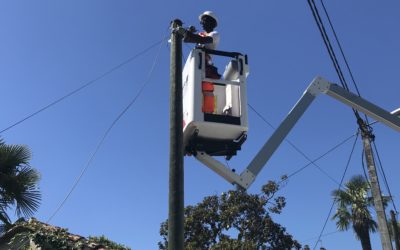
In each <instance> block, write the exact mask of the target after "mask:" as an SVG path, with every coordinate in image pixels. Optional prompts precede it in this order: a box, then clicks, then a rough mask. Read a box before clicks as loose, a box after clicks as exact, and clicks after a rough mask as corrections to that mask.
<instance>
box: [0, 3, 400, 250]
mask: <svg viewBox="0 0 400 250" xmlns="http://www.w3.org/2000/svg"><path fill="white" fill-rule="evenodd" d="M317 2H318V3H319V1H317ZM326 6H327V8H328V10H329V12H330V15H331V18H332V20H333V23H334V25H335V28H336V31H337V33H338V35H339V37H340V39H341V42H342V45H343V48H344V50H345V53H346V55H347V57H348V61H349V63H350V65H351V67H352V70H353V73H354V75H355V78H356V81H357V82H358V86H359V88H360V91H361V94H362V95H363V97H365V98H367V99H369V100H370V101H372V102H375V103H376V104H378V105H380V106H382V107H383V108H385V109H387V110H393V109H395V108H397V107H399V106H400V100H399V98H398V93H399V92H400V85H399V76H398V72H399V70H398V69H399V58H400V33H399V25H400V15H399V13H400V3H399V2H398V1H395V0H388V1H371V0H368V1H361V0H357V1H345V0H340V1H326ZM205 10H213V11H214V12H215V13H216V14H217V15H218V17H219V19H220V25H219V27H218V31H219V32H220V34H221V42H220V47H219V48H220V49H221V50H227V51H239V52H243V53H247V54H248V55H249V62H250V71H251V72H250V76H249V79H248V100H249V103H250V104H251V105H252V106H253V107H255V108H256V109H257V111H258V112H260V113H261V114H262V115H263V116H264V117H265V118H266V119H267V120H268V121H269V122H270V123H272V124H274V125H275V126H277V125H278V124H279V123H280V121H281V120H282V119H283V118H284V117H285V115H286V114H287V112H288V111H289V110H290V108H291V107H292V106H293V105H294V103H295V102H296V101H297V99H298V98H299V97H300V95H301V94H302V92H303V91H304V89H305V88H306V87H307V85H308V84H309V82H310V81H311V80H312V79H313V78H314V77H315V76H316V75H321V76H323V77H325V78H326V79H328V80H330V81H332V82H337V83H338V78H337V76H336V73H335V71H334V70H333V67H332V64H331V62H330V60H329V58H328V54H327V52H326V50H325V47H324V45H323V42H322V40H321V37H320V34H319V31H318V29H317V27H316V25H315V23H314V20H313V17H312V15H311V12H310V10H309V7H308V4H307V1H306V0H303V1H247V2H246V3H244V2H240V1H230V2H229V3H228V2H222V1H218V2H217V1H152V0H149V1H140V2H139V1H102V0H98V1H93V0H91V1H76V0H75V1H50V0H49V1H1V2H0V37H1V40H0V45H1V46H0V55H1V56H0V82H1V91H0V93H1V98H0V106H1V107H3V109H2V112H1V117H2V118H1V119H0V129H3V128H5V127H7V126H9V125H11V124H12V123H14V122H16V121H18V120H19V119H21V118H23V117H25V116H26V115H28V114H30V113H32V112H34V111H36V110H37V109H39V108H41V107H43V106H44V105H47V104H48V103H50V102H52V101H54V100H56V99H57V98H59V97H61V96H62V95H64V94H66V93H68V92H69V91H71V90H73V89H75V88H77V87H79V86H81V85H82V84H84V83H85V82H87V81H89V80H92V79H94V78H96V77H97V76H99V75H101V74H102V73H103V72H105V71H107V70H109V69H110V68H112V67H114V66H115V65H117V64H119V63H121V62H122V61H124V60H125V59H127V58H129V57H131V56H132V55H134V54H136V53H137V52H140V51H141V50H143V49H145V48H146V47H148V46H149V45H150V44H153V43H155V42H157V41H159V40H161V39H162V38H163V37H164V36H165V35H166V33H167V28H168V25H169V22H170V21H171V20H172V19H174V18H180V19H182V20H183V21H184V22H185V24H186V25H196V26H197V27H199V24H198V20H197V17H198V15H199V14H200V13H201V12H203V11H205ZM321 14H322V13H321ZM190 47H191V46H184V52H185V56H186V55H187V53H188V51H189V49H190ZM156 54H157V48H154V49H152V50H151V51H150V52H149V53H147V54H146V55H145V56H142V57H140V58H139V59H138V60H135V61H134V62H132V63H130V64H127V65H126V66H124V67H122V68H121V69H119V70H117V71H115V72H114V73H113V74H110V75H108V76H107V77H105V78H104V79H102V80H100V81H98V82H96V83H95V84H93V85H92V86H90V87H88V88H86V89H84V90H83V91H81V92H79V93H78V94H76V95H73V96H72V97H70V98H68V99H66V100H64V101H63V102H61V103H59V104H57V105H56V106H53V107H52V108H50V109H48V110H46V111H45V112H43V113H40V114H39V115H37V116H35V117H33V118H32V119H29V120H27V121H25V122H23V123H22V124H20V125H18V126H16V127H14V128H12V129H10V130H8V131H6V132H5V133H3V134H2V137H4V139H5V140H6V141H7V142H8V143H12V144H26V145H28V146H29V147H30V148H31V150H32V152H33V159H32V162H31V163H32V165H33V166H34V167H35V168H37V169H38V170H39V171H40V173H41V175H42V180H41V182H40V187H41V191H42V193H43V201H42V205H41V207H40V209H39V211H38V212H37V214H36V217H37V218H38V219H39V220H42V221H46V220H47V219H48V218H49V216H50V215H51V214H52V213H53V212H54V210H55V209H56V208H57V206H58V205H59V203H60V202H61V201H62V199H63V198H64V197H65V195H66V193H67V192H68V190H69V189H70V188H71V185H72V183H73V181H74V180H75V179H76V177H77V176H78V175H79V173H80V171H81V169H82V167H83V166H84V165H85V163H86V162H87V160H88V158H89V156H90V154H91V152H93V150H94V148H95V146H96V144H97V143H98V141H99V140H100V137H101V136H102V135H103V133H104V131H105V130H106V129H107V127H108V126H109V125H110V123H111V122H112V120H113V119H114V118H115V117H116V116H117V114H118V113H119V112H120V111H121V110H122V109H123V108H124V107H125V106H126V105H127V104H128V103H129V101H130V100H131V99H132V98H133V96H135V95H136V93H137V91H138V90H139V88H140V86H141V84H142V83H143V81H144V80H145V79H146V77H147V74H148V72H149V70H150V67H151V64H152V62H153V61H154V58H155V56H156ZM342 65H343V64H342ZM220 67H221V68H222V67H223V66H222V65H221V66H220ZM347 79H349V77H347ZM351 88H352V90H353V91H354V88H353V87H352V86H351ZM168 105H169V47H168V46H167V45H166V44H164V45H163V46H162V47H161V52H160V58H159V60H158V64H157V66H156V68H155V71H154V74H153V77H152V79H151V81H150V82H149V85H148V86H147V87H146V89H145V90H144V92H143V93H142V95H141V96H140V98H139V99H138V100H137V102H136V103H135V104H134V105H133V107H132V108H131V109H130V110H129V111H128V112H127V113H126V114H125V116H124V117H123V118H122V119H121V120H120V121H119V123H118V124H117V125H116V126H115V127H114V129H113V130H112V131H111V133H110V134H109V136H108V137H107V139H106V141H105V143H104V145H103V147H102V148H101V149H100V151H99V152H98V154H97V156H96V158H95V159H94V161H93V163H92V165H91V166H90V167H89V169H88V171H87V173H86V174H85V175H84V177H83V178H82V180H81V182H80V183H79V186H78V187H77V188H76V190H75V192H74V193H73V194H72V195H71V197H70V199H69V200H68V201H67V203H66V204H65V206H64V207H63V208H62V210H61V211H60V212H59V213H58V214H57V216H56V217H55V218H54V219H53V220H52V221H51V223H52V224H54V225H58V226H62V227H67V228H69V229H70V231H71V232H73V233H77V234H81V235H84V236H88V235H100V234H105V235H106V236H108V237H109V238H110V239H112V240H115V241H117V242H120V243H124V244H126V245H129V246H131V247H132V248H133V249H157V242H158V241H159V240H160V239H161V238H160V237H159V233H158V231H159V225H160V223H161V222H162V221H164V220H165V219H166V218H167V214H168V152H169V148H168V145H169V144H168V139H169V137H168V130H169V128H168V126H169V118H168V117H169V114H168V112H169V108H168ZM249 124H250V131H249V135H248V140H247V142H246V143H245V145H244V146H243V149H242V151H241V152H239V154H238V156H237V157H235V158H234V159H233V160H232V161H231V163H230V165H231V166H232V167H234V168H236V169H237V170H238V171H241V170H243V169H244V168H245V167H246V166H247V164H248V163H249V162H250V160H251V159H252V157H253V156H254V155H255V154H256V152H257V151H258V149H259V148H260V147H261V145H262V144H263V143H264V142H265V140H266V139H267V138H268V137H269V136H270V135H271V134H272V132H273V131H272V129H270V128H269V127H268V126H267V125H266V124H265V123H264V122H263V121H262V120H261V119H260V118H259V117H258V116H257V115H256V114H255V113H253V112H252V111H249ZM374 128H375V134H376V142H377V145H378V148H379V152H380V156H381V158H382V161H383V165H384V167H385V170H386V174H387V177H388V182H389V184H390V187H391V191H392V193H393V195H394V196H395V197H394V198H395V202H396V205H397V207H400V203H399V199H400V197H399V192H400V185H399V182H398V176H399V173H400V170H399V163H398V152H399V148H400V135H399V133H397V132H394V131H393V130H391V129H389V128H387V127H385V126H383V125H376V126H374ZM356 129H357V126H356V123H355V119H354V117H353V114H352V112H351V110H350V109H349V108H348V107H345V106H343V105H342V104H339V103H338V102H336V101H334V100H332V99H330V98H329V97H326V96H322V97H319V99H317V100H316V101H315V103H314V104H313V105H312V106H311V108H310V109H309V110H308V111H307V112H306V114H305V115H304V117H303V118H302V119H301V121H300V122H299V124H298V125H297V126H296V127H295V128H294V130H293V131H292V132H291V134H290V136H289V140H290V141H292V142H293V143H294V144H295V145H296V146H297V147H299V148H300V149H301V150H302V151H303V152H304V153H306V154H307V155H308V156H309V157H310V158H312V159H314V158H316V157H318V156H320V155H322V154H323V153H325V152H326V151H327V150H329V149H330V148H332V147H333V146H334V145H336V144H337V143H340V142H341V141H342V140H343V139H345V138H347V137H348V136H350V135H352V134H353V133H355V131H356ZM351 146H352V140H351V141H349V142H348V143H346V144H345V145H343V146H341V147H340V148H339V149H337V150H336V151H334V152H333V153H331V154H329V155H328V156H327V157H325V158H323V159H321V160H320V161H318V162H317V163H318V165H319V166H320V167H321V168H323V169H324V170H325V171H326V172H327V173H328V174H329V175H330V176H332V177H333V178H335V179H336V180H337V181H339V180H340V178H341V176H342V173H343V170H344V167H345V164H346V162H347V159H348V156H349V154H350V150H351ZM361 150H362V148H361V142H358V143H357V147H356V149H355V153H354V156H353V158H352V161H351V164H350V168H349V171H348V174H347V176H346V180H348V179H349V177H350V176H352V175H354V174H361V173H362V169H361ZM307 162H308V161H307V160H306V159H304V157H303V156H301V155H300V154H299V153H298V152H296V151H295V150H294V149H293V148H292V147H291V146H290V145H288V144H287V143H284V144H283V145H282V146H281V147H280V148H279V150H278V151H277V152H276V153H275V155H274V156H273V158H272V159H271V160H270V162H269V163H268V165H267V167H266V168H265V169H264V170H263V171H262V172H261V174H260V175H259V176H258V178H257V180H256V182H255V183H254V184H253V186H252V187H251V188H250V189H249V192H251V193H256V192H258V191H259V190H260V187H261V186H262V184H264V183H265V182H266V181H268V180H277V179H278V178H279V176H281V175H283V174H290V173H292V172H294V171H295V170H297V169H298V168H300V167H302V166H304V165H305V164H307ZM230 188H232V186H231V185H230V184H228V183H226V182H225V181H224V180H223V179H221V178H220V177H219V176H217V175H216V174H214V173H213V172H211V171H210V170H209V169H207V168H206V167H204V166H202V165H201V164H200V163H199V162H196V161H195V160H194V159H193V158H186V159H185V204H186V205H189V204H196V203H197V202H199V201H201V200H202V199H203V197H205V196H207V195H213V194H220V193H221V192H224V191H226V190H228V189H230ZM335 188H337V184H336V183H334V182H333V181H331V180H330V179H329V178H327V177H326V176H325V175H323V174H322V173H321V172H320V171H318V170H317V169H316V168H315V167H313V166H310V167H308V168H307V169H306V170H304V171H302V172H301V173H299V174H297V175H296V176H294V177H293V178H291V179H290V180H289V183H288V184H287V186H286V187H285V188H284V189H282V191H281V192H280V194H281V195H284V196H285V197H286V198H287V206H286V208H285V209H284V211H283V213H282V214H281V215H278V216H274V218H275V220H276V221H277V222H279V223H281V224H282V225H284V226H285V227H286V228H287V230H288V232H289V233H291V234H293V236H294V237H295V238H296V239H297V240H299V241H300V242H301V243H302V244H303V245H304V244H309V245H311V246H313V245H314V243H315V241H316V237H317V236H318V234H319V233H320V230H321V228H322V226H323V223H324V221H325V218H326V217H327V214H328V211H329V208H330V206H331V202H332V198H331V191H332V190H333V189H335ZM383 192H384V193H385V194H387V191H386V190H385V189H384V191H383ZM334 231H336V228H335V223H334V222H333V221H331V220H330V221H329V222H328V224H327V227H326V229H325V233H329V232H334ZM372 241H373V248H374V249H375V248H376V249H379V248H380V240H379V235H378V234H373V235H372ZM322 245H323V246H325V247H326V248H327V249H360V248H361V247H360V243H359V242H358V241H356V239H355V237H354V235H353V232H352V231H348V232H340V233H335V234H332V235H329V236H326V237H323V238H322ZM318 246H320V244H319V245H318Z"/></svg>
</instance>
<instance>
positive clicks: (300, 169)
mask: <svg viewBox="0 0 400 250" xmlns="http://www.w3.org/2000/svg"><path fill="white" fill-rule="evenodd" d="M356 135H357V134H354V135H351V136H349V137H348V138H346V139H344V140H343V141H342V142H340V143H338V144H336V145H335V146H334V147H332V148H331V149H329V150H328V151H327V152H325V153H324V154H322V155H320V156H319V157H317V158H315V159H314V160H313V161H312V162H310V163H308V164H306V165H304V166H303V167H301V168H299V169H297V170H296V171H294V172H293V173H291V174H289V175H288V176H287V179H289V178H290V177H293V176H294V175H296V174H298V173H300V172H301V171H303V170H304V169H306V168H307V167H308V166H310V165H311V164H312V163H313V162H316V161H319V160H320V159H322V158H323V157H325V156H327V155H328V154H330V153H331V152H333V151H335V150H336V149H337V148H339V147H340V146H342V145H343V144H345V143H346V142H348V141H349V140H350V139H351V138H353V137H354V136H356Z"/></svg>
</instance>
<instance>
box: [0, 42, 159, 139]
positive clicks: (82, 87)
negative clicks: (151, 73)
mask: <svg viewBox="0 0 400 250" xmlns="http://www.w3.org/2000/svg"><path fill="white" fill-rule="evenodd" d="M164 40H165V39H163V40H161V41H158V42H156V43H154V44H152V45H150V46H149V47H147V48H145V49H144V50H142V51H140V52H139V53H137V54H135V55H133V56H131V57H130V58H128V59H126V60H125V61H123V62H121V63H119V64H117V65H116V66H114V67H112V68H111V69H109V70H107V71H106V72H104V73H103V74H101V75H99V76H98V77H96V78H94V79H92V80H90V81H88V82H85V83H84V84H83V85H82V86H80V87H78V88H76V89H74V90H72V91H71V92H69V93H67V94H66V95H64V96H62V97H60V98H58V99H57V100H55V101H53V102H51V103H49V104H47V105H46V106H44V107H42V108H40V109H38V110H37V111H35V112H33V113H31V114H30V115H28V116H26V117H24V118H22V119H21V120H19V121H17V122H15V123H13V124H11V125H10V126H8V127H6V128H4V129H2V130H1V131H0V134H2V133H4V132H5V131H7V130H9V129H11V128H13V127H15V126H17V125H19V124H21V123H22V122H24V121H26V120H28V119H30V118H32V117H34V116H36V115H38V114H39V113H41V112H43V111H45V110H46V109H48V108H50V107H52V106H54V105H56V104H57V103H59V102H61V101H63V100H65V99H66V98H68V97H70V96H72V95H74V94H76V93H78V92H79V91H81V90H83V89H84V88H86V87H88V86H90V85H92V84H93V83H95V82H97V81H99V80H101V79H103V78H104V77H106V76H107V75H109V74H111V73H112V72H114V71H116V70H117V69H119V68H121V67H122V66H124V65H126V64H128V63H130V62H132V61H133V60H135V59H137V58H138V57H139V56H141V55H143V54H145V53H146V52H148V51H150V50H151V49H152V48H154V47H155V46H157V45H159V44H160V43H162V42H163V41H164Z"/></svg>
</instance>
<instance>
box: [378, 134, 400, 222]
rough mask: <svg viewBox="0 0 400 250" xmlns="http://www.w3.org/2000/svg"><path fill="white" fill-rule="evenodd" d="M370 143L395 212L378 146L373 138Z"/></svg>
mask: <svg viewBox="0 0 400 250" xmlns="http://www.w3.org/2000/svg"><path fill="white" fill-rule="evenodd" d="M372 144H373V145H374V149H375V153H376V156H377V158H378V163H379V166H380V169H381V171H382V176H383V180H384V182H385V186H386V189H387V190H388V193H389V196H390V199H391V201H392V204H393V208H394V211H395V212H396V214H397V208H396V205H395V204H394V200H393V195H392V192H391V191H390V187H389V183H388V181H387V178H386V174H385V170H384V169H383V165H382V161H381V157H380V156H379V152H378V148H377V146H376V143H375V140H374V141H372Z"/></svg>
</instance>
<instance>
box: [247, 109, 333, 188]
mask: <svg viewBox="0 0 400 250" xmlns="http://www.w3.org/2000/svg"><path fill="white" fill-rule="evenodd" d="M247 105H248V106H249V108H250V109H251V110H253V111H254V113H256V115H257V116H258V117H259V118H261V120H263V121H264V122H265V123H266V124H268V126H269V127H271V128H272V129H275V127H274V126H273V125H272V124H271V123H270V122H268V121H267V119H265V118H264V116H262V115H261V114H260V113H259V112H258V111H257V110H256V109H255V108H254V107H253V106H252V105H251V104H247ZM285 141H286V142H287V143H289V145H290V146H291V147H293V149H294V150H296V151H297V152H298V153H299V154H301V155H302V156H303V157H304V158H305V159H307V160H308V161H309V164H307V166H309V165H314V166H315V167H316V168H317V169H318V170H319V171H320V172H321V173H323V174H324V175H325V176H327V177H328V178H329V179H331V181H333V182H334V183H336V184H339V182H338V181H337V180H335V178H333V177H332V176H330V175H329V174H328V173H327V172H326V171H325V170H323V169H322V168H321V167H320V166H318V165H317V164H316V163H315V160H312V159H311V158H310V157H308V156H307V155H306V154H305V153H304V152H303V151H302V150H300V148H298V147H297V146H296V145H294V144H293V143H292V142H291V141H290V140H288V139H285ZM303 168H305V167H303Z"/></svg>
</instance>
